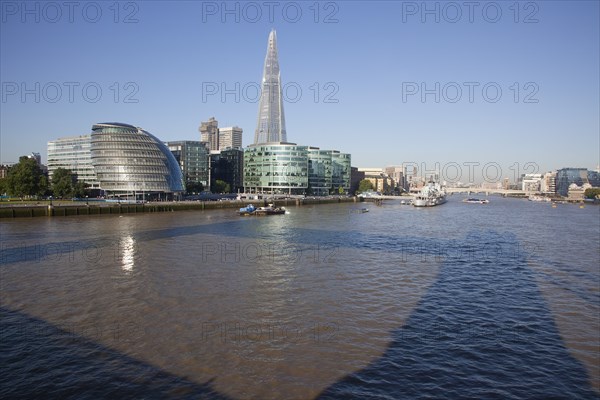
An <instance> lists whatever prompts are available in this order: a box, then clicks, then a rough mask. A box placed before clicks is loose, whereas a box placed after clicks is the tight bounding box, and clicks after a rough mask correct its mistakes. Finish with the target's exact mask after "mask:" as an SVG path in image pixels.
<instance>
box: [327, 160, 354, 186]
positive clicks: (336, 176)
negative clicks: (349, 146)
mask: <svg viewBox="0 0 600 400" xmlns="http://www.w3.org/2000/svg"><path fill="white" fill-rule="evenodd" d="M350 164H351V157H350V154H347V153H340V152H339V151H336V150H332V152H331V165H332V173H331V174H332V176H331V186H332V189H333V191H334V193H333V194H339V192H340V188H341V189H342V191H343V192H344V193H345V194H348V192H349V191H350V177H351V175H352V168H351V166H350Z"/></svg>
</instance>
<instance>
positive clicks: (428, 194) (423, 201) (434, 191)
mask: <svg viewBox="0 0 600 400" xmlns="http://www.w3.org/2000/svg"><path fill="white" fill-rule="evenodd" d="M445 202H446V192H445V191H444V190H443V189H442V187H441V186H440V184H439V183H434V182H429V183H428V184H427V186H425V187H424V188H423V189H421V192H420V193H419V194H418V195H417V196H416V197H415V199H414V200H413V206H415V207H434V206H439V205H440V204H444V203H445Z"/></svg>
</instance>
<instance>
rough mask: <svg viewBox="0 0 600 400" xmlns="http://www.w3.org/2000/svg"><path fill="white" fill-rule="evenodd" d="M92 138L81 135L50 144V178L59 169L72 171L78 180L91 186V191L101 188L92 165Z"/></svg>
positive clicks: (57, 140)
mask: <svg viewBox="0 0 600 400" xmlns="http://www.w3.org/2000/svg"><path fill="white" fill-rule="evenodd" d="M91 147H92V136H91V135H81V136H71V137H64V138H59V139H56V140H52V141H50V142H48V177H49V178H50V181H52V175H53V174H54V171H56V170H57V169H58V168H64V169H68V170H70V171H71V172H72V173H73V174H75V176H76V179H77V180H78V181H80V182H85V183H87V184H88V185H90V188H91V189H98V188H100V182H99V181H98V178H97V176H96V171H95V169H94V166H93V164H92V153H91Z"/></svg>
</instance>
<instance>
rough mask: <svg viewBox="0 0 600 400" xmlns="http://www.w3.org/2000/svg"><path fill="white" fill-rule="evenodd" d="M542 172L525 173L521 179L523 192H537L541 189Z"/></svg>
mask: <svg viewBox="0 0 600 400" xmlns="http://www.w3.org/2000/svg"><path fill="white" fill-rule="evenodd" d="M542 178H543V176H542V174H525V175H524V176H523V179H522V180H521V190H523V191H524V192H525V193H538V192H540V191H541V187H542V186H541V185H542Z"/></svg>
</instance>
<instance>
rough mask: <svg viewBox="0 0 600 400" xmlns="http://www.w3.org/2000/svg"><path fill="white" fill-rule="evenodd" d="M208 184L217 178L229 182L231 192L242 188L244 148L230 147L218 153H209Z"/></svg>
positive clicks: (212, 183) (213, 182)
mask: <svg viewBox="0 0 600 400" xmlns="http://www.w3.org/2000/svg"><path fill="white" fill-rule="evenodd" d="M210 158H211V170H210V184H211V187H213V185H214V184H215V182H216V181H217V180H221V181H223V182H226V183H228V184H229V187H230V189H231V192H232V193H237V192H239V191H243V190H244V187H243V185H244V150H243V149H241V148H239V147H238V148H230V149H227V150H222V151H221V152H220V153H218V154H211V155H210Z"/></svg>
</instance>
